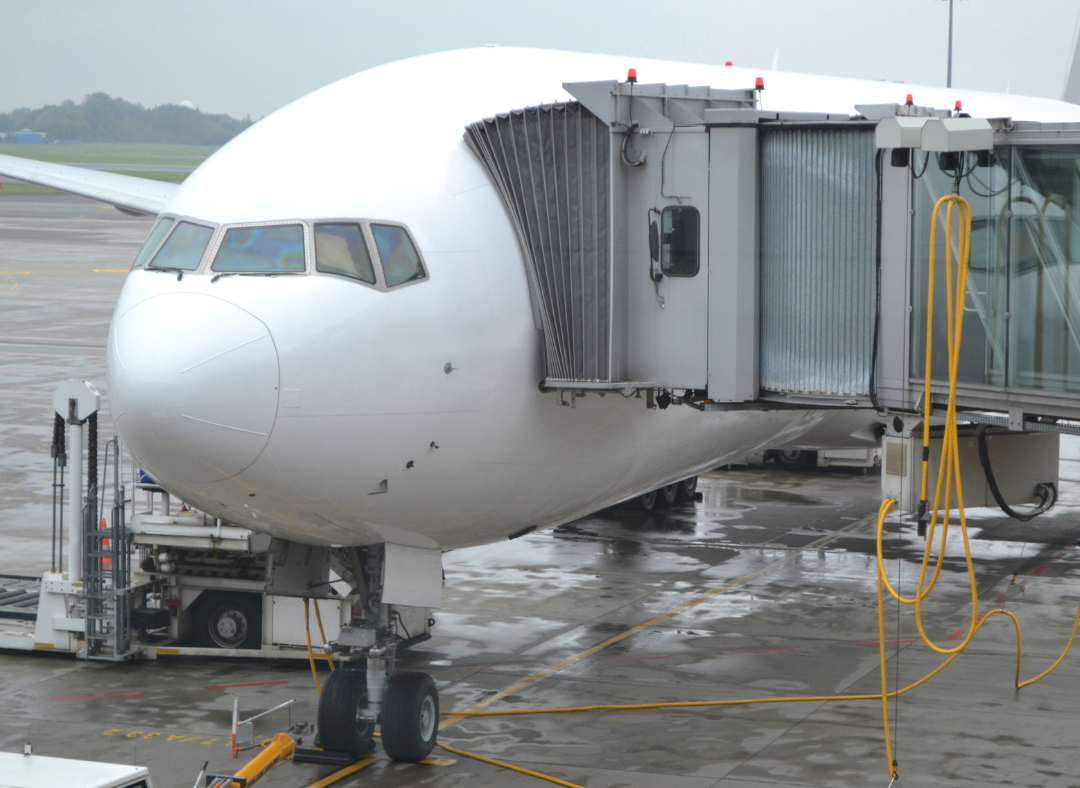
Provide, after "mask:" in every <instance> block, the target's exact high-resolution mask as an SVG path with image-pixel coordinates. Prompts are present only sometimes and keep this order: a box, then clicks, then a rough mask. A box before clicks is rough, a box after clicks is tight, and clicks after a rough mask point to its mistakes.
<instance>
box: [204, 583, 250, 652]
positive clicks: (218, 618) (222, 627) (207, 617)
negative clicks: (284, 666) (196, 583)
mask: <svg viewBox="0 0 1080 788" xmlns="http://www.w3.org/2000/svg"><path fill="white" fill-rule="evenodd" d="M197 604H198V606H199V607H198V614H197V617H198V628H197V630H196V633H195V639H196V640H197V641H198V642H199V643H200V644H201V645H202V646H203V648H259V647H260V646H261V645H262V599H261V598H260V597H259V596H258V595H257V594H239V593H227V592H223V591H204V592H203V594H202V596H200V597H199V599H198V601H197Z"/></svg>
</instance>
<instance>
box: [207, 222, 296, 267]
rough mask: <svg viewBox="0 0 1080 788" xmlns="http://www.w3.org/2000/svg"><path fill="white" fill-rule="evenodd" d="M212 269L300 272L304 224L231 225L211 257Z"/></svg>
mask: <svg viewBox="0 0 1080 788" xmlns="http://www.w3.org/2000/svg"><path fill="white" fill-rule="evenodd" d="M210 270H212V271H237V272H257V273H303V272H304V271H305V270H307V263H306V260H305V257H304V226H303V225H301V224H278V225H269V226H263V227H231V228H229V229H228V230H226V231H225V237H224V238H223V239H222V241H221V246H220V247H218V252H217V254H216V255H215V256H214V263H213V265H211V266H210Z"/></svg>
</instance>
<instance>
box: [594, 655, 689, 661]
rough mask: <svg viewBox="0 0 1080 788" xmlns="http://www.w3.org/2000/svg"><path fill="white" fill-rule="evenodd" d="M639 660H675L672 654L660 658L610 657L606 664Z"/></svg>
mask: <svg viewBox="0 0 1080 788" xmlns="http://www.w3.org/2000/svg"><path fill="white" fill-rule="evenodd" d="M639 659H675V657H674V655H672V654H667V655H665V656H662V657H659V656H657V657H611V658H609V659H608V662H632V661H634V660H639Z"/></svg>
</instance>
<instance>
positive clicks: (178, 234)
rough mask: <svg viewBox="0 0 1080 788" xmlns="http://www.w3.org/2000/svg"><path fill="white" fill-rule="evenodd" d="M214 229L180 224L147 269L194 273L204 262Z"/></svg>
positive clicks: (186, 223) (187, 223) (184, 223)
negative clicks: (203, 258)
mask: <svg viewBox="0 0 1080 788" xmlns="http://www.w3.org/2000/svg"><path fill="white" fill-rule="evenodd" d="M213 234H214V228H213V227H207V226H205V225H202V224H194V223H193V222H178V223H177V225H176V229H175V230H173V231H172V233H170V234H169V237H168V238H167V239H166V240H165V243H163V244H162V245H161V248H160V249H159V250H158V253H157V254H155V255H154V259H153V260H151V261H150V263H149V265H147V266H146V267H147V268H168V269H172V270H178V271H194V270H195V269H196V268H198V267H199V263H200V262H201V261H202V256H203V252H205V251H206V245H207V244H208V243H210V236H212V235H213Z"/></svg>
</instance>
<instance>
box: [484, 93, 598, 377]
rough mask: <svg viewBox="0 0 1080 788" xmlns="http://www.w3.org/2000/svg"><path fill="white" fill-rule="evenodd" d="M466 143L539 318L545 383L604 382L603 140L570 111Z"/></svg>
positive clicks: (510, 115)
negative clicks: (509, 232)
mask: <svg viewBox="0 0 1080 788" xmlns="http://www.w3.org/2000/svg"><path fill="white" fill-rule="evenodd" d="M465 141H466V142H467V143H468V145H469V147H470V148H472V150H473V151H474V152H475V153H476V154H477V156H478V157H479V158H480V160H481V161H482V162H483V164H484V166H485V167H486V169H487V170H488V172H489V174H490V175H491V177H492V180H493V181H494V182H495V185H496V187H497V188H498V190H499V192H500V193H501V196H502V198H503V201H504V203H505V204H506V206H507V209H508V211H509V213H510V216H511V218H512V220H513V224H514V229H515V231H516V232H517V235H518V240H519V242H520V244H521V249H522V253H523V254H524V256H525V263H526V273H527V275H528V277H529V286H530V288H531V290H532V292H533V296H534V299H535V305H536V307H537V308H538V309H539V312H540V321H541V327H542V329H543V335H544V351H545V352H544V357H545V363H546V375H547V377H549V378H560V379H571V380H582V381H590V380H596V381H603V380H608V379H609V377H610V363H609V352H610V348H609V325H610V315H609V311H610V304H611V281H610V269H611V260H610V253H611V252H610V249H611V238H610V234H611V216H610V215H611V209H610V204H609V201H610V164H611V162H610V157H611V152H610V134H609V131H608V128H607V126H606V125H605V124H604V123H603V122H601V121H600V120H599V119H598V118H597V117H596V116H595V115H593V114H592V113H591V112H589V110H587V109H585V108H584V107H583V106H582V105H581V104H580V103H578V102H567V103H560V104H545V105H541V106H536V107H526V108H525V109H521V110H514V111H512V112H507V113H504V114H500V115H496V116H495V117H493V118H486V119H484V120H482V121H478V122H476V123H473V124H470V125H469V126H468V127H467V128H466V132H465Z"/></svg>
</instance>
